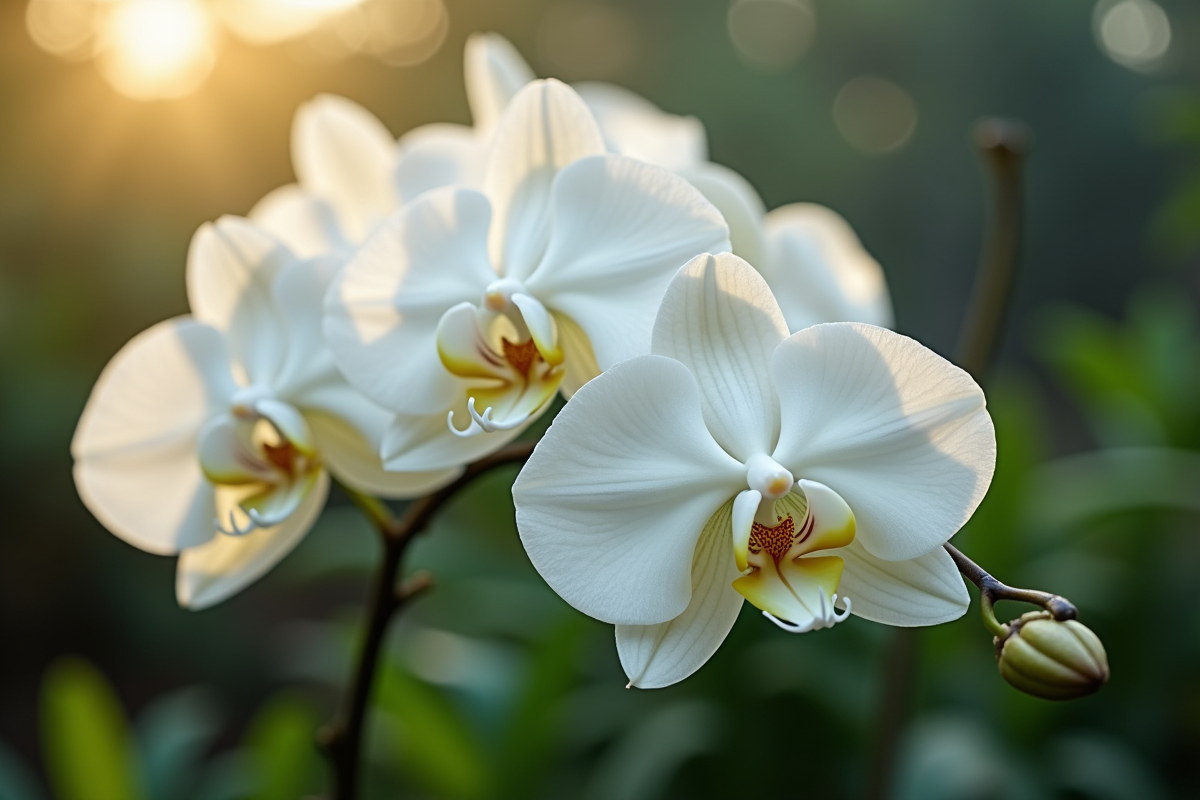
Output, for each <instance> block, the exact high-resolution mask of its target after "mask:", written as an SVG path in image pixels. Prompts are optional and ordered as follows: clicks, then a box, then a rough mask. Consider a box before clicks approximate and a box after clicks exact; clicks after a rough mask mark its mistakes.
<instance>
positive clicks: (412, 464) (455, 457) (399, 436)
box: [380, 394, 533, 472]
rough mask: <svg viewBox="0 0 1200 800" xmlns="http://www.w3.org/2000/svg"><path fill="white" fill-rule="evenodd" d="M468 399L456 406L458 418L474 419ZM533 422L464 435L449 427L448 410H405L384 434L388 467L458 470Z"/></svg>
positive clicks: (509, 439) (416, 469) (383, 455)
mask: <svg viewBox="0 0 1200 800" xmlns="http://www.w3.org/2000/svg"><path fill="white" fill-rule="evenodd" d="M466 399H467V398H466V395H465V394H464V395H463V396H462V399H461V400H460V401H459V402H458V404H457V405H456V406H454V415H455V418H457V419H462V420H466V419H469V418H470V415H469V414H468V413H467V403H466ZM532 422H533V419H532V418H531V419H529V420H527V421H526V422H525V423H524V424H522V425H519V426H517V427H516V428H513V429H512V430H507V431H497V432H495V433H488V434H482V433H481V434H480V435H478V436H472V437H469V438H463V437H459V436H455V435H454V434H452V433H450V431H449V429H448V428H447V427H446V411H445V410H442V411H438V412H436V413H432V414H423V415H419V414H403V413H401V414H397V415H396V416H395V419H394V420H393V422H392V424H391V425H390V426H389V427H388V429H387V432H386V433H385V434H384V437H383V445H382V447H381V448H380V454H381V457H382V458H383V465H384V469H386V470H388V471H389V472H393V471H395V472H421V471H426V470H443V469H454V468H457V467H460V466H462V465H463V464H469V463H471V462H472V461H477V460H478V459H480V458H482V457H483V456H485V455H487V454H488V453H491V452H494V451H495V450H497V449H499V448H501V447H503V446H504V445H506V444H508V443H509V442H511V441H512V440H513V439H515V438H517V437H518V436H519V435H520V434H521V432H522V431H524V430H525V428H527V427H529V424H530V423H532ZM459 424H462V423H459Z"/></svg>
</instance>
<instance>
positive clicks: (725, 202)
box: [679, 162, 786, 316]
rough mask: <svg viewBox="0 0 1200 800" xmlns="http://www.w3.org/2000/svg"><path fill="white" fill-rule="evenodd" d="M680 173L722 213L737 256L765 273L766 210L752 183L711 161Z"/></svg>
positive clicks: (695, 165) (766, 250) (766, 252)
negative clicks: (764, 223)
mask: <svg viewBox="0 0 1200 800" xmlns="http://www.w3.org/2000/svg"><path fill="white" fill-rule="evenodd" d="M679 174H680V175H682V176H683V177H684V178H686V179H687V181H688V183H690V184H692V186H695V187H696V188H697V189H699V190H700V193H701V194H703V195H704V196H705V198H707V199H708V201H709V202H710V203H712V204H713V205H714V206H716V207H717V210H718V211H720V212H721V216H722V217H724V218H725V222H726V224H728V225H729V242H730V245H731V246H732V249H733V252H734V254H735V255H737V256H739V257H740V258H743V259H745V260H746V261H749V262H750V264H751V265H752V266H753V267H754V268H755V269H758V270H759V271H760V272H764V270H763V266H764V265H765V264H766V261H767V254H768V248H767V239H766V232H765V231H764V230H763V215H764V214H766V213H767V209H766V206H764V205H763V201H762V198H760V197H759V196H758V192H756V191H754V187H753V186H751V185H750V182H749V181H747V180H746V179H745V178H743V177H742V176H741V175H739V174H737V173H736V172H734V171H733V170H731V169H729V168H728V167H723V166H721V165H720V164H713V163H711V162H704V163H701V164H693V165H692V166H690V167H687V168H686V169H681V170H679ZM767 282H768V283H770V280H768V281H767ZM785 316H786V314H785Z"/></svg>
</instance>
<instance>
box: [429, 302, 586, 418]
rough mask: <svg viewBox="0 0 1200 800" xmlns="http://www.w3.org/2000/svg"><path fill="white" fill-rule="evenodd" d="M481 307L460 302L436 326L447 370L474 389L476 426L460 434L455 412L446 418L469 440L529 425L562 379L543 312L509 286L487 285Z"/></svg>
mask: <svg viewBox="0 0 1200 800" xmlns="http://www.w3.org/2000/svg"><path fill="white" fill-rule="evenodd" d="M483 300H484V302H483V307H482V308H480V307H478V306H475V305H474V304H471V303H460V304H459V305H457V306H455V307H454V308H451V309H450V310H449V311H447V312H446V313H445V314H444V315H443V316H442V319H441V321H440V322H439V323H438V331H437V346H438V356H439V357H440V358H441V361H442V365H443V366H445V368H446V369H447V370H448V371H449V372H450V373H452V374H454V375H457V376H458V377H460V378H464V379H466V380H467V381H468V382H469V383H468V386H467V387H466V391H465V397H464V400H465V401H466V408H467V412H468V414H470V417H471V424H470V425H469V426H468V427H467V428H465V429H461V430H460V429H459V428H457V427H456V426H455V425H454V412H453V411H451V412H450V414H449V416H448V417H447V424H448V425H449V427H450V430H451V431H452V432H453V433H455V434H457V435H458V436H464V437H465V436H477V435H479V434H481V433H491V432H493V431H503V430H512V429H513V428H516V427H519V426H520V425H522V424H524V423H525V422H526V421H527V420H529V419H530V418H531V417H532V416H534V414H536V413H537V412H538V411H539V410H541V409H542V408H543V407H544V406H545V405H546V404H547V403H548V402H549V401H550V399H551V398H552V397H553V396H554V393H555V392H556V391H558V387H559V384H561V383H562V379H563V375H564V370H563V360H564V358H563V351H562V348H561V347H560V346H559V345H558V343H557V339H558V337H557V331H556V329H555V322H554V320H553V319H552V317H551V315H550V313H549V312H548V311H547V310H546V308H545V306H543V305H542V304H541V303H540V302H538V301H537V300H536V299H534V298H533V297H531V296H530V295H528V294H525V293H524V291H523V288H522V287H521V285H520V284H519V283H517V282H515V281H512V280H510V279H501V280H498V281H496V282H495V283H493V284H492V285H491V286H489V287H488V289H487V291H486V292H485V293H484V298H483ZM481 408H482V409H483V410H482V411H480V410H479V409H481Z"/></svg>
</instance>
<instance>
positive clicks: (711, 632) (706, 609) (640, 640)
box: [617, 503, 743, 689]
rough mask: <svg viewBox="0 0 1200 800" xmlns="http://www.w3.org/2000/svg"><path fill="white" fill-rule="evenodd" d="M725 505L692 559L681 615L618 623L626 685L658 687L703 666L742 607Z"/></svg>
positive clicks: (718, 645) (703, 536) (704, 531)
mask: <svg viewBox="0 0 1200 800" xmlns="http://www.w3.org/2000/svg"><path fill="white" fill-rule="evenodd" d="M730 506H731V504H729V503H726V504H725V505H723V506H721V508H720V509H718V510H717V512H716V513H715V514H713V515H712V517H710V518H709V521H708V523H707V524H706V525H705V526H704V530H703V532H702V533H701V534H700V539H699V541H697V542H696V550H695V552H694V553H693V555H692V571H691V579H692V597H691V600H690V601H689V602H688V606H687V608H686V609H685V610H684V612H683V613H682V614H680V615H679V616H677V617H675V618H674V619H672V620H669V621H667V622H663V623H659V624H658V625H618V626H617V654H618V655H619V656H620V658H621V668H622V669H624V670H625V674H626V675H628V676H629V685H630V686H636V687H638V688H639V689H658V688H661V687H663V686H670V685H671V684H673V683H678V682H679V681H681V680H683V679H684V678H686V677H688V676H689V675H691V674H692V673H694V672H695V671H696V670H698V669H700V667H702V666H704V664H705V662H707V661H708V659H710V658H711V657H712V655H713V653H715V652H716V651H717V648H718V647H720V646H721V642H723V641H725V637H726V636H728V635H729V631H730V630H731V629H732V628H733V623H734V622H736V621H737V617H738V612H739V611H741V608H742V602H743V600H742V596H741V595H740V594H738V593H737V592H736V591H734V589H733V585H732V584H733V581H734V580H736V579H737V577H738V570H737V567H736V565H735V564H734V563H733V559H732V558H730V557H729V539H728V535H729V528H730V525H731V524H732V522H731V518H730Z"/></svg>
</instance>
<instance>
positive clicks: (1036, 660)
mask: <svg viewBox="0 0 1200 800" xmlns="http://www.w3.org/2000/svg"><path fill="white" fill-rule="evenodd" d="M1004 627H1005V628H1006V629H1007V630H1008V635H1007V636H1006V637H1004V638H1003V639H1002V638H1001V637H999V636H997V637H996V638H995V640H994V641H995V643H996V656H997V658H998V660H999V662H1000V674H1001V675H1002V676H1004V680H1006V681H1008V682H1009V683H1010V684H1012V685H1013V686H1014V687H1016V688H1017V689H1020V690H1021V691H1022V692H1025V693H1026V694H1031V695H1033V696H1034V697H1041V698H1043V699H1045V700H1074V699H1075V698H1077V697H1085V696H1087V695H1089V694H1092V693H1093V692H1096V691H1098V690H1099V689H1100V687H1101V686H1103V685H1104V684H1105V683H1107V682H1108V674H1109V673H1108V656H1107V655H1106V654H1105V652H1104V645H1103V644H1102V643H1101V642H1100V638H1099V637H1098V636H1096V634H1094V633H1092V632H1091V630H1089V629H1088V628H1087V627H1085V626H1084V625H1081V624H1080V623H1078V622H1076V621H1075V620H1073V619H1072V620H1066V621H1064V622H1059V621H1057V620H1055V619H1054V618H1053V617H1052V616H1051V615H1050V614H1049V613H1047V612H1045V611H1031V612H1029V613H1028V614H1023V615H1022V616H1021V617H1020V619H1016V620H1013V621H1012V622H1010V623H1008V624H1007V625H1005V626H1004Z"/></svg>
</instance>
